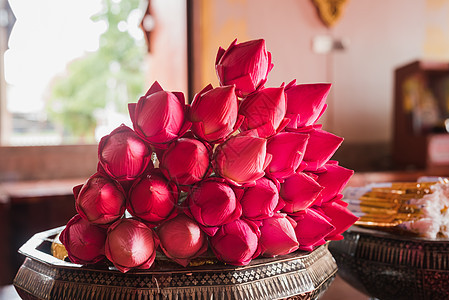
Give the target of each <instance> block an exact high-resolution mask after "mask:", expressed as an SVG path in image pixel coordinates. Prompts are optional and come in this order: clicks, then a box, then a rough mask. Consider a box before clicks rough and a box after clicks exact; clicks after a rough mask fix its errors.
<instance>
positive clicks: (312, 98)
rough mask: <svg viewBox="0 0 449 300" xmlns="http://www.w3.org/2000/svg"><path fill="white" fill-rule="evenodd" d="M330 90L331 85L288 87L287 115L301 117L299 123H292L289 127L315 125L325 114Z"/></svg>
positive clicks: (316, 84)
mask: <svg viewBox="0 0 449 300" xmlns="http://www.w3.org/2000/svg"><path fill="white" fill-rule="evenodd" d="M330 88H331V84H329V83H312V84H299V85H288V86H287V88H286V89H285V93H286V96H287V114H289V115H298V116H299V120H298V122H297V123H296V124H294V123H290V125H289V127H291V128H299V127H304V126H309V125H313V124H315V122H316V121H317V120H318V118H319V117H320V116H321V115H322V114H323V112H324V109H325V107H326V106H325V101H326V97H327V95H328V94H329V91H330Z"/></svg>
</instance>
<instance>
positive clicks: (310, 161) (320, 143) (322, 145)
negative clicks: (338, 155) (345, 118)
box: [294, 127, 343, 172]
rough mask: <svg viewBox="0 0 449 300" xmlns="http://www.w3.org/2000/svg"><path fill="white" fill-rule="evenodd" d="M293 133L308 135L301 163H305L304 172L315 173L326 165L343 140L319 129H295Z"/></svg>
mask: <svg viewBox="0 0 449 300" xmlns="http://www.w3.org/2000/svg"><path fill="white" fill-rule="evenodd" d="M294 132H298V133H305V134H309V135H310V137H309V141H308V143H307V149H306V153H305V154H304V158H303V161H304V162H305V163H306V165H307V166H306V168H305V169H304V170H305V171H312V172H314V171H317V170H319V169H320V168H321V167H323V166H324V164H326V163H327V162H328V161H329V159H330V158H331V157H332V155H334V153H335V151H337V149H338V147H340V145H341V143H342V142H343V138H341V137H339V136H336V135H334V134H332V133H330V132H327V131H324V130H322V129H320V128H319V127H309V128H303V129H297V130H295V131H294Z"/></svg>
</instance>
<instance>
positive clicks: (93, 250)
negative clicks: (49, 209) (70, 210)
mask: <svg viewBox="0 0 449 300" xmlns="http://www.w3.org/2000/svg"><path fill="white" fill-rule="evenodd" d="M59 240H60V241H61V243H62V244H63V245H64V247H65V249H66V250H67V254H68V256H69V259H70V261H71V262H73V263H75V264H82V265H85V264H94V263H97V262H99V261H102V260H103V259H104V258H105V256H104V243H105V241H106V229H104V228H101V227H99V226H95V225H93V224H92V223H90V222H88V221H86V220H84V219H83V218H81V216H80V215H75V216H74V217H72V218H71V219H70V220H69V222H67V225H66V227H65V228H64V230H63V231H62V232H61V234H60V235H59Z"/></svg>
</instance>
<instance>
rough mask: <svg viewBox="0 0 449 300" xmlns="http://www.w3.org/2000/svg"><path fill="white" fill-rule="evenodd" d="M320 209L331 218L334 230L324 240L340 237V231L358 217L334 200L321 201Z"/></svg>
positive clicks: (344, 229)
mask: <svg viewBox="0 0 449 300" xmlns="http://www.w3.org/2000/svg"><path fill="white" fill-rule="evenodd" d="M320 209H321V211H322V212H323V213H324V214H325V215H326V216H327V217H329V218H330V219H331V223H332V225H333V226H334V227H335V232H333V233H331V234H329V235H328V236H326V238H325V239H326V240H338V239H342V238H343V237H342V236H341V233H343V232H344V231H346V229H348V228H349V227H351V226H352V225H353V224H354V223H355V222H356V221H357V220H358V219H359V218H358V217H356V216H355V215H354V214H353V213H352V212H351V211H350V210H349V209H347V208H346V207H344V206H343V205H341V204H340V203H338V201H335V202H327V203H323V205H321V207H320Z"/></svg>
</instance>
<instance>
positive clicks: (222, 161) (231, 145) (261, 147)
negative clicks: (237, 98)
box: [212, 132, 271, 185]
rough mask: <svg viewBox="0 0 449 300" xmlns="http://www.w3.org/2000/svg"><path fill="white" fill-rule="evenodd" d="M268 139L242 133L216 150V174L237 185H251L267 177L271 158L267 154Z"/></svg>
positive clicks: (214, 165)
mask: <svg viewBox="0 0 449 300" xmlns="http://www.w3.org/2000/svg"><path fill="white" fill-rule="evenodd" d="M266 144H267V141H266V139H263V138H259V137H255V136H252V133H248V132H245V133H242V134H239V135H236V136H232V137H231V138H229V139H228V140H227V141H225V142H224V143H222V144H220V145H219V146H218V147H217V148H216V149H215V154H214V158H213V161H212V164H213V167H214V170H215V172H216V173H217V174H218V175H220V176H222V177H224V178H226V179H227V180H228V181H229V182H232V183H235V184H237V185H243V184H251V183H254V182H255V181H256V180H257V179H259V178H262V177H263V176H264V175H265V172H264V169H265V167H266V165H267V163H269V160H270V159H271V157H269V156H270V155H267V153H266Z"/></svg>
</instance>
